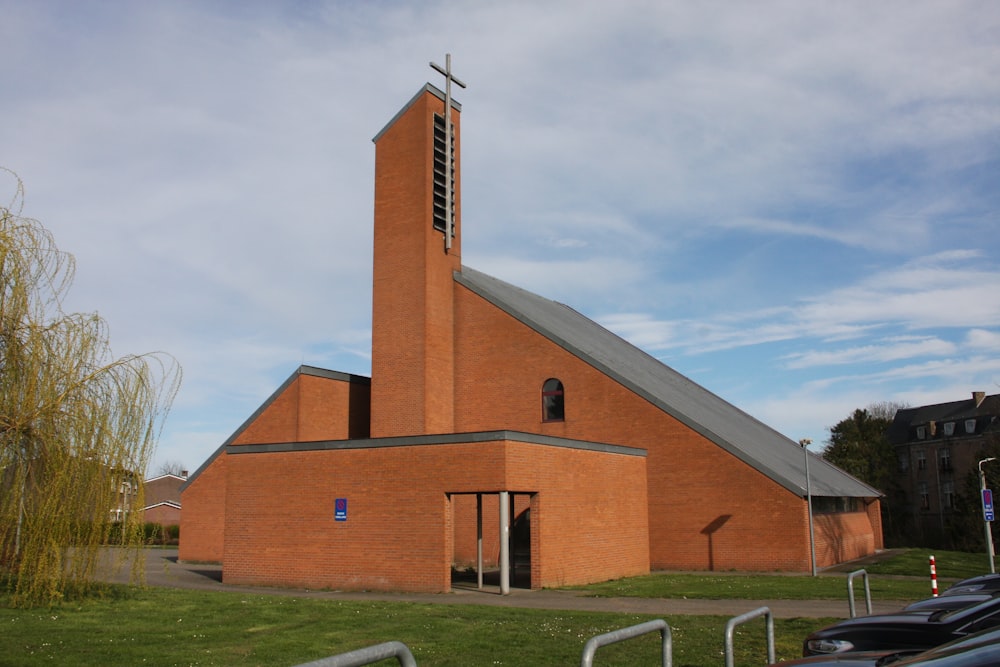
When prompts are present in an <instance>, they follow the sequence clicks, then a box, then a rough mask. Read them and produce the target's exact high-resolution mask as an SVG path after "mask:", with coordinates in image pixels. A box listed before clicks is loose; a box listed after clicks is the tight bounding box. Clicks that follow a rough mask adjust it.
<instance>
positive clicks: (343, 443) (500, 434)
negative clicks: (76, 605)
mask: <svg viewBox="0 0 1000 667" xmlns="http://www.w3.org/2000/svg"><path fill="white" fill-rule="evenodd" d="M495 440H508V441H514V442H523V443H527V444H532V445H543V446H547V447H566V448H569V449H580V450H586V451H594V452H603V453H605V454H621V455H624V456H640V457H645V456H646V450H645V449H639V448H637V447H625V446H622V445H611V444H607V443H602V442H589V441H586V440H573V439H571V438H560V437H555V436H550V435H542V434H539V433H524V432H522V431H506V430H502V431H475V432H472V433H441V434H436V435H409V436H396V437H391V438H360V439H355V440H316V441H311V442H280V443H262V444H256V445H228V446H225V447H223V448H222V449H224V450H225V452H226V453H227V454H265V453H275V452H308V451H327V450H339V449H377V448H383V447H427V446H434V445H455V444H464V443H476V442H492V441H495Z"/></svg>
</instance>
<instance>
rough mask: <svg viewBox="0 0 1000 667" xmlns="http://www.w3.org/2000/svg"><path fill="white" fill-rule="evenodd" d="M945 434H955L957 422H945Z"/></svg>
mask: <svg viewBox="0 0 1000 667" xmlns="http://www.w3.org/2000/svg"><path fill="white" fill-rule="evenodd" d="M944 434H945V435H947V436H951V435H955V422H945V423H944Z"/></svg>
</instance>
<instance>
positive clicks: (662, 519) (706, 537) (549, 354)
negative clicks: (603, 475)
mask: <svg viewBox="0 0 1000 667" xmlns="http://www.w3.org/2000/svg"><path fill="white" fill-rule="evenodd" d="M456 307H457V312H458V315H457V317H456V329H457V334H456V340H457V349H456V360H457V361H456V383H455V396H456V405H457V406H458V407H457V412H456V430H457V431H460V432H462V431H477V430H489V429H495V428H508V429H516V430H523V431H527V432H535V433H544V434H549V435H558V436H564V437H568V438H578V439H584V440H590V441H596V442H607V443H611V444H620V445H625V446H629V447H638V448H643V449H646V450H647V451H648V461H647V475H648V487H647V488H648V491H647V492H648V495H649V504H648V516H649V541H650V561H651V566H652V567H653V568H654V569H657V568H663V569H695V570H713V569H715V570H724V569H740V570H758V571H770V570H794V571H803V570H808V569H809V563H810V559H809V541H808V540H809V538H808V520H807V508H806V506H805V501H804V500H803V498H802V497H800V496H797V495H795V494H793V493H791V492H789V491H788V490H786V489H785V488H784V487H782V486H780V485H779V484H777V483H775V482H774V481H772V480H771V479H770V478H768V477H767V476H766V475H764V474H762V473H760V472H758V471H757V470H756V469H754V468H753V467H751V466H750V465H748V464H746V463H744V462H742V461H741V460H739V459H737V458H736V457H735V456H733V455H732V454H729V453H728V452H726V451H725V450H723V449H722V448H720V447H719V446H717V445H715V444H714V443H712V442H711V441H709V440H708V439H706V438H704V437H703V436H701V435H699V434H698V433H696V432H694V431H692V430H691V429H689V428H688V427H687V426H685V425H683V424H682V423H680V422H679V421H677V420H676V419H674V418H673V417H671V416H670V415H668V414H666V413H664V412H663V411H661V410H660V409H659V408H657V407H656V406H654V405H652V404H650V403H649V402H647V401H646V400H644V399H642V398H640V397H637V396H636V395H634V394H633V393H632V392H631V391H630V390H628V389H626V388H625V387H623V386H622V385H620V384H619V383H617V382H616V381H614V380H612V379H610V378H608V377H607V376H605V375H604V374H602V373H601V372H599V371H597V370H596V369H594V368H593V367H591V366H589V365H588V364H586V363H584V362H582V361H581V360H580V359H578V358H577V357H575V356H574V355H572V354H570V353H568V352H566V351H565V350H563V349H562V348H560V347H559V346H558V345H556V344H554V343H552V342H551V341H549V340H547V339H545V338H543V337H542V336H540V335H538V334H537V333H535V332H534V331H532V330H531V329H529V328H528V327H527V326H525V325H523V324H521V323H520V322H518V321H517V320H515V319H513V318H511V317H510V316H508V315H507V314H505V313H503V312H502V311H500V310H499V309H497V308H496V307H494V306H493V305H491V304H489V303H488V302H486V301H485V300H483V299H481V298H480V297H478V296H477V295H475V294H473V293H472V292H470V291H468V290H466V289H465V288H461V287H460V288H458V291H457V294H456ZM550 377H555V378H558V379H560V380H561V381H562V383H563V387H564V391H565V396H564V398H565V406H566V407H565V409H566V419H565V421H564V422H557V423H546V422H543V421H542V410H541V388H542V384H543V383H544V381H545V380H546V379H547V378H550ZM844 526H845V527H846V528H847V529H848V530H850V531H856V533H857V535H856V536H850V535H849V536H848V541H855V538H857V539H858V540H860V542H862V543H863V542H864V541H865V540H866V539H867V540H868V542H867V544H871V543H872V539H873V538H872V525H871V522H870V521H869V522H867V523H866V524H863V523H859V522H851V523H849V524H844Z"/></svg>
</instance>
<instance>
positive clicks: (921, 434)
mask: <svg viewBox="0 0 1000 667" xmlns="http://www.w3.org/2000/svg"><path fill="white" fill-rule="evenodd" d="M926 437H927V427H926V426H918V427H917V440H923V439H924V438H926Z"/></svg>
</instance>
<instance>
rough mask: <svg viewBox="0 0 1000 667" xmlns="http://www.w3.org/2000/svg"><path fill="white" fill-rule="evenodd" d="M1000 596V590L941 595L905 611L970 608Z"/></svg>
mask: <svg viewBox="0 0 1000 667" xmlns="http://www.w3.org/2000/svg"><path fill="white" fill-rule="evenodd" d="M997 595H1000V590H998V591H994V592H992V593H969V594H967V595H939V596H937V597H936V598H927V599H926V600H918V601H917V602H914V603H912V604H908V605H906V606H905V607H903V611H936V610H938V609H943V610H946V611H947V610H952V609H962V608H963V607H970V606H972V605H974V604H979V603H980V602H983V601H985V600H989V599H990V598H993V597H996V596H997Z"/></svg>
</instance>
